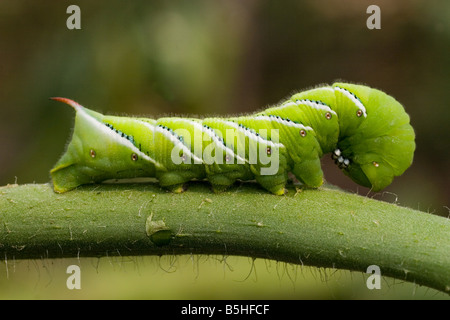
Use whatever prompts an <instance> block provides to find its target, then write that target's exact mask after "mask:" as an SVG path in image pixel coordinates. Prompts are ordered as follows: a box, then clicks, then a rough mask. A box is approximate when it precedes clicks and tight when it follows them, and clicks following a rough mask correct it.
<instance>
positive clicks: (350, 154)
mask: <svg viewBox="0 0 450 320" xmlns="http://www.w3.org/2000/svg"><path fill="white" fill-rule="evenodd" d="M52 99H53V100H57V101H61V102H65V103H67V104H69V105H70V106H72V107H73V108H74V109H75V111H76V118H75V128H74V132H73V136H72V139H71V141H70V143H69V144H68V146H67V150H66V152H65V153H64V155H63V156H62V157H61V159H60V160H59V161H58V163H57V164H56V165H55V167H54V168H53V169H52V170H51V176H52V179H53V184H54V190H55V191H56V192H58V193H62V192H66V191H69V190H71V189H74V188H76V187H78V186H80V185H82V184H87V183H96V182H101V181H104V180H107V179H114V178H117V179H118V178H134V177H156V178H157V179H158V180H159V184H160V185H161V186H163V187H166V188H168V189H170V190H172V191H174V192H181V191H183V187H184V184H185V183H186V182H188V181H190V180H192V179H205V178H206V179H208V180H209V182H210V183H211V185H212V187H213V189H214V190H216V191H221V190H224V189H226V188H227V187H228V186H230V185H232V184H233V183H234V182H235V181H236V180H253V179H255V180H256V181H257V182H258V183H259V184H260V185H261V186H262V187H264V188H265V189H267V190H268V191H270V192H272V193H274V194H277V195H282V194H284V193H285V185H286V183H287V179H288V173H289V172H291V173H293V174H294V175H295V177H296V178H297V179H298V180H299V181H301V182H302V183H303V184H304V185H306V186H308V187H313V188H316V187H319V186H320V185H321V184H322V183H323V172H322V169H321V165H320V158H321V157H322V156H323V155H324V154H326V153H331V154H332V158H333V159H334V160H335V163H336V164H337V165H338V166H339V168H341V169H342V171H343V172H344V173H345V174H346V175H348V176H349V177H350V178H351V179H353V180H354V181H355V182H356V183H358V184H360V185H363V186H366V187H369V188H371V189H372V190H373V191H379V190H381V189H383V188H385V187H386V186H388V185H389V184H390V183H391V182H392V180H393V178H394V176H398V175H401V174H402V173H403V172H404V171H405V170H406V169H407V168H408V167H409V166H410V165H411V163H412V160H413V154H414V149H415V142H414V139H415V135H414V130H413V128H412V127H411V125H410V124H409V116H408V114H407V113H406V112H405V110H404V109H403V107H402V105H401V104H400V103H399V102H397V101H396V100H395V99H394V98H393V97H391V96H389V95H387V94H385V93H383V92H381V91H379V90H376V89H372V88H369V87H367V86H363V85H355V84H347V83H335V84H333V85H332V86H323V87H318V88H315V89H311V90H308V91H305V92H300V93H297V94H294V95H293V96H292V97H290V98H289V99H288V100H286V101H284V102H282V103H280V104H279V105H277V106H274V107H271V108H268V109H266V110H264V111H261V112H258V113H256V114H252V115H246V116H240V117H233V118H227V119H222V118H205V119H202V120H199V119H191V118H177V117H170V118H160V119H158V120H153V119H147V118H134V117H116V116H105V115H102V114H100V113H97V112H94V111H92V110H89V109H87V108H84V107H82V106H81V105H79V104H78V103H76V102H74V101H72V100H69V99H66V98H52Z"/></svg>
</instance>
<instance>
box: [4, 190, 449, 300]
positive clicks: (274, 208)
mask: <svg viewBox="0 0 450 320" xmlns="http://www.w3.org/2000/svg"><path fill="white" fill-rule="evenodd" d="M449 221H450V220H449V219H446V218H442V217H438V216H434V215H431V214H427V213H424V212H420V211H416V210H412V209H408V208H402V207H399V206H396V205H394V204H388V203H385V202H382V201H377V200H373V199H369V198H366V197H361V196H358V195H354V194H349V193H346V192H343V191H341V190H338V189H335V188H330V187H322V188H320V189H318V190H297V191H296V190H295V189H293V188H291V189H290V190H289V194H288V195H287V196H281V197H278V196H274V195H271V194H268V193H267V192H265V191H264V190H261V189H260V187H258V186H257V185H256V184H251V183H249V184H242V185H241V186H239V187H235V188H232V189H230V190H229V191H227V192H224V193H220V194H214V193H212V192H211V191H210V189H209V188H208V187H207V185H206V184H204V183H192V184H190V187H189V190H188V191H187V192H185V193H183V194H173V193H168V192H166V191H164V190H161V189H160V188H159V187H158V186H157V185H156V184H152V183H150V184H102V185H92V186H86V187H82V188H78V189H77V190H74V191H71V192H68V193H65V194H55V193H54V192H53V191H52V189H51V187H50V186H49V185H45V184H42V185H22V186H16V185H14V186H6V187H1V188H0V256H1V257H7V258H8V259H10V258H15V259H30V258H40V257H45V258H62V257H77V256H80V257H88V256H105V255H109V256H111V255H115V254H120V255H161V254H186V253H188V254H223V255H240V256H249V257H254V258H266V259H274V260H278V261H285V262H289V263H295V264H304V265H312V266H317V267H330V268H341V269H349V270H358V271H362V272H366V270H367V267H368V266H370V265H377V266H379V267H380V269H381V274H382V275H384V276H391V277H394V278H398V279H403V280H406V281H411V282H415V283H417V284H420V285H425V286H428V287H432V288H435V289H438V290H441V291H443V292H447V293H449V292H450V254H449V252H450V222H449Z"/></svg>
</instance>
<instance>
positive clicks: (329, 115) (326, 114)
mask: <svg viewBox="0 0 450 320" xmlns="http://www.w3.org/2000/svg"><path fill="white" fill-rule="evenodd" d="M325 118H327V120H330V119H331V113H329V112H327V113H325Z"/></svg>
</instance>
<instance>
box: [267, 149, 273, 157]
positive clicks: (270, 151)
mask: <svg viewBox="0 0 450 320" xmlns="http://www.w3.org/2000/svg"><path fill="white" fill-rule="evenodd" d="M266 153H267V154H268V155H269V156H270V154H271V153H272V149H271V148H270V147H267V149H266Z"/></svg>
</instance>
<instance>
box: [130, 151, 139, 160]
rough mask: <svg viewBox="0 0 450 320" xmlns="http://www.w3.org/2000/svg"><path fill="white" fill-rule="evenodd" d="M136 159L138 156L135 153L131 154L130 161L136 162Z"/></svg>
mask: <svg viewBox="0 0 450 320" xmlns="http://www.w3.org/2000/svg"><path fill="white" fill-rule="evenodd" d="M137 159H138V155H137V154H136V153H133V154H132V155H131V160H133V161H136V160H137Z"/></svg>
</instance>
